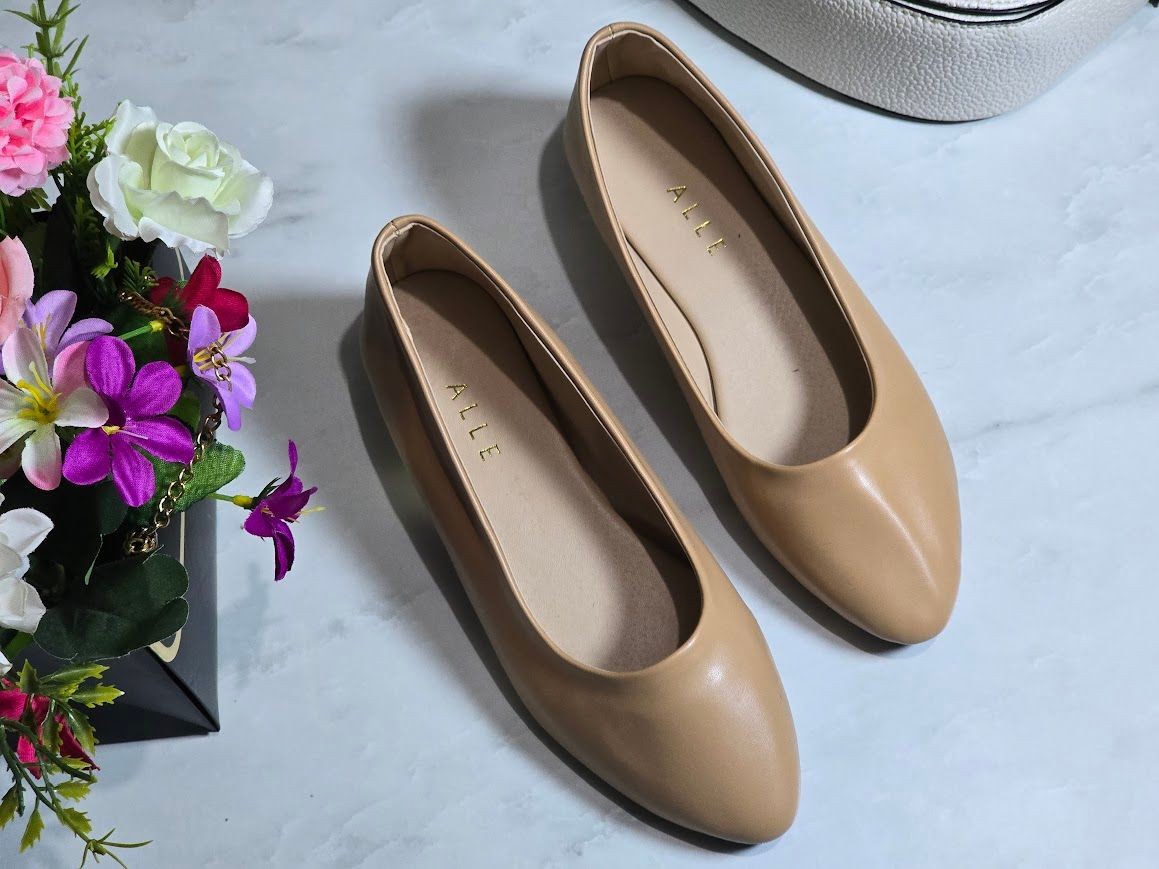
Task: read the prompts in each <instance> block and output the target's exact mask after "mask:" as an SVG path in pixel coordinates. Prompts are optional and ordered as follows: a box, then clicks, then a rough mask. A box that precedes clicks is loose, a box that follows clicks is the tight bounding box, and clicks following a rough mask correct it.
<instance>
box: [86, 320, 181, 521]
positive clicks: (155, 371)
mask: <svg viewBox="0 0 1159 869" xmlns="http://www.w3.org/2000/svg"><path fill="white" fill-rule="evenodd" d="M85 376H86V377H87V379H88V382H89V385H90V386H91V387H92V388H93V391H95V392H96V393H97V395H99V396H101V398H103V399H104V401H105V405H106V406H107V407H108V409H109V419H108V423H107V424H105V425H104V426H102V427H100V428H91V429H86V430H85V431H82V432H81V433H80V434H78V435H77V436H76V439H75V440H73V442H72V446H70V447H69V448H68V453H67V454H66V455H65V457H64V477H65V479H66V480H68V481H70V482H72V483H76V484H77V485H79V486H88V485H91V484H93V483H99V482H100V481H101V480H103V479H104V478H105V477H107V476H108V475H109V473H110V471H111V472H112V475H113V482H114V483H115V484H116V486H117V491H118V492H120V493H121V497H122V498H123V499H124V500H125V503H126V504H128V505H129V506H130V507H140V506H141V505H142V504H144V503H145V502H146V501H148V500H149V499H150V498H151V497H152V496H153V490H154V489H155V488H156V479H155V477H154V474H153V465H152V463H150V461H149V460H148V459H147V458H145V456H143V455H142V454H141V453H140V452H139V450H145V451H146V452H149V453H152V454H153V455H154V456H156V457H157V458H159V459H162V460H164V461H166V462H181V463H183V464H184V463H186V462H189V461H191V460H192V459H193V436H192V435H191V434H190V433H189V429H187V428H186V427H185V426H184V425H182V424H181V423H180V422H178V421H177V420H176V419H174V418H173V417H168V416H163V414H164V413H166V412H167V411H168V410H170V409H171V408H172V407H173V405H174V404H176V403H177V399H178V398H180V396H181V376H180V375H179V374H178V373H177V371H176V370H174V368H173V366H172V365H170V364H169V363H168V362H150V363H148V364H146V365H142V366H141V370H140V371H137V363H136V362H135V361H134V360H133V351H132V350H130V349H129V345H128V344H126V343H125V342H124V341H122V340H121V339H120V338H112V337H109V336H102V337H100V338H96V339H94V340H93V342H92V343H91V344H89V348H88V354H87V355H86V357H85Z"/></svg>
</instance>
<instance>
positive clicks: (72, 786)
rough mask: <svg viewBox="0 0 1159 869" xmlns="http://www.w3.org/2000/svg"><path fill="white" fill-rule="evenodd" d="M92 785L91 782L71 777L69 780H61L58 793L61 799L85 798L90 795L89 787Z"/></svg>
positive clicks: (57, 788)
mask: <svg viewBox="0 0 1159 869" xmlns="http://www.w3.org/2000/svg"><path fill="white" fill-rule="evenodd" d="M91 787H92V784H91V783H90V782H87V781H80V780H79V779H75V778H70V779H69V780H68V781H64V782H61V783H60V784H58V785H57V786H56V793H57V795H58V796H59V797H60V798H61V799H65V800H83V799H84V798H85V797H87V796H88V795H89V789H90V788H91Z"/></svg>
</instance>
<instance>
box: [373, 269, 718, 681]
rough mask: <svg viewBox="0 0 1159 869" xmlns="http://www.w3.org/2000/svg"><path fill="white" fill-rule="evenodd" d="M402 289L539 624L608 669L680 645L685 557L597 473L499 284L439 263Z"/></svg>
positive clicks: (694, 596) (448, 422)
mask: <svg viewBox="0 0 1159 869" xmlns="http://www.w3.org/2000/svg"><path fill="white" fill-rule="evenodd" d="M394 291H395V295H396V298H397V299H398V305H399V308H400V310H401V312H402V314H403V317H404V320H405V322H406V324H407V325H408V327H409V329H410V332H411V335H412V338H413V341H414V343H415V346H416V348H417V349H418V353H419V356H420V358H421V362H422V369H423V372H424V376H425V377H426V379H427V383H428V385H429V387H430V390H431V392H432V394H433V395H434V397H435V406H436V409H437V411H438V413H439V415H440V417H441V418H442V421H443V424H444V426H445V427H446V431H447V432H448V433H449V435H450V439H451V442H452V447H453V449H454V450H455V452H456V454H457V455H458V458H459V461H460V463H461V465H462V467H463V468H464V469H465V472H466V474H467V477H468V481H469V483H470V486H471V488H472V489H473V491H474V493H475V495H476V496H477V498H478V499H479V502H480V504H481V505H482V508H483V512H484V514H485V515H486V517H487V520H488V522H489V523H490V526H491V529H492V531H493V532H494V534H495V537H496V539H497V540H498V543H499V546H500V548H501V550H502V552H503V555H504V557H505V559H506V561H507V564H508V566H509V568H510V572H511V576H512V578H513V581H514V583H515V585H516V587H517V588H518V590H519V592H520V594H521V596H522V598H523V601H524V603H525V605H526V607H527V610H528V612H529V613H530V615H531V616H532V618H533V619H534V620H535V622H536V624H537V625H538V627H539V629H540V630H541V631H542V632H543V633H544V634H545V635H546V636H547V637H549V638H550V639H551V641H552V642H553V643H555V645H556V646H558V647H559V648H560V649H561V650H562V651H563V652H565V653H566V654H568V655H570V656H572V657H573V658H575V659H577V660H579V661H581V662H582V663H584V664H587V665H589V666H592V667H597V668H601V669H605V670H614V671H630V670H637V669H641V668H643V667H646V666H648V665H650V664H655V663H657V662H659V661H661V660H663V659H664V658H665V657H667V656H668V655H670V654H672V652H674V651H676V649H677V648H679V646H680V645H681V644H682V643H683V642H684V641H685V640H686V639H687V638H688V636H689V635H690V634H691V631H692V629H693V628H694V627H695V622H696V619H697V617H698V615H699V607H700V600H699V590H698V587H697V585H696V582H695V578H694V576H693V575H692V572H691V566H690V565H689V564H688V562H687V559H686V558H685V557H683V556H682V554H680V553H677V552H674V551H673V548H672V547H671V546H670V545H669V546H664V545H661V544H660V543H658V542H657V541H656V540H654V539H652V537H651V536H650V535H648V534H642V533H641V532H640V531H639V530H638V527H637V524H636V523H632V522H629V521H628V520H627V519H625V517H624V516H623V515H621V513H620V512H618V511H617V509H616V507H615V506H614V505H613V503H612V500H609V494H608V493H607V492H605V490H604V489H603V488H602V487H601V486H600V485H599V484H597V483H596V482H595V481H594V480H593V474H590V473H589V472H588V470H587V469H586V468H585V465H584V460H582V459H581V458H580V457H579V456H578V455H577V453H576V451H575V450H573V448H572V446H571V444H570V443H569V439H568V437H567V436H566V434H565V430H566V427H565V425H564V424H562V423H561V420H560V417H559V416H558V415H557V413H556V408H555V405H554V404H553V401H552V400H551V398H550V396H549V395H548V393H547V391H546V390H545V386H544V382H543V380H541V378H540V376H539V374H538V373H537V370H536V367H535V365H534V363H533V362H532V360H531V359H530V358H529V357H528V354H527V351H526V349H525V347H524V345H523V343H522V342H521V341H520V337H519V335H518V334H517V333H516V331H515V330H514V328H513V327H512V324H511V321H510V320H509V319H508V317H507V315H506V314H505V313H504V311H503V310H501V308H500V307H499V305H498V304H497V303H496V301H495V299H494V298H493V297H492V295H491V294H490V293H489V292H488V291H487V290H486V289H485V288H483V287H482V286H480V285H479V284H478V283H477V282H476V281H474V280H472V279H470V278H468V277H466V276H464V275H463V274H459V273H456V272H451V271H444V270H435V269H427V270H422V271H417V272H414V273H411V274H409V275H407V276H406V277H404V278H402V279H401V280H396V281H395V282H394ZM595 476H600V474H598V473H597V474H595ZM619 485H620V486H622V487H630V486H632V485H640V484H639V481H638V480H637V479H635V478H633V479H632V480H627V479H620V481H619ZM630 497H632V496H631V495H627V496H625V498H630ZM613 500H615V499H614V498H613Z"/></svg>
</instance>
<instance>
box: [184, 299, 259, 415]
mask: <svg viewBox="0 0 1159 869" xmlns="http://www.w3.org/2000/svg"><path fill="white" fill-rule="evenodd" d="M257 334H258V324H257V321H256V320H254V318H253V317H250V318H249V319H248V320H247V322H246V324H245V325H244V326H242V327H241V328H240V329H237V330H236V331H233V332H222V331H221V323H220V321H219V320H218V319H217V314H215V313H214V312H213V310H212V309H210V308H208V307H206V306H205V305H201V306H199V307H197V308H195V309H194V311H193V317H192V318H191V320H190V322H189V367H190V369H191V370H192V371H193V373H194V374H196V375H197V376H198V377H200V378H201V379H202V380H204V381H205V382H206V383H208V384H209V385H210V386H212V387H213V388H214V391H216V392H217V397H218V398H220V399H221V406H222V408H224V410H225V420H226V422H227V423H229V427H230V428H231V429H233V430H234V431H237V430H238V429H239V428H241V410H242V408H243V407H245V408H250V407H253V406H254V396H256V395H257V391H258V387H257V383H256V382H255V381H254V376H253V374H252V373H251V372H250V370H249V369H248V368H246V367H245V363H253V361H254V360H253V359H251V358H250V357H248V356H240V355H237V354H240V353H244V352H245V351H246V350H248V349H249V347H250V345H251V344H253V343H254V338H256V337H257ZM215 357H216V358H218V359H220V360H224V361H225V362H227V363H228V364H229V379H228V380H219V379H218V377H217V371H218V369H217V368H216V367H214V364H213V360H214V358H215Z"/></svg>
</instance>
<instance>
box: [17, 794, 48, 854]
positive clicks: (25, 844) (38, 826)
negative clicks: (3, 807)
mask: <svg viewBox="0 0 1159 869" xmlns="http://www.w3.org/2000/svg"><path fill="white" fill-rule="evenodd" d="M42 832H44V821H43V820H42V819H41V817H40V807H39V806H37V807H36V809H35V810H34V811H33V812H32V817H31V818H29V819H28V826H27V827H25V828H24V835H23V836H22V837H21V838H20V853H22V854H23V853H24V852H25V851H27V850H28V849H29V848H31V847H32V846H33V845H35V844H36V842H37V840H38V839H39V838H40V834H41V833H42Z"/></svg>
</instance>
